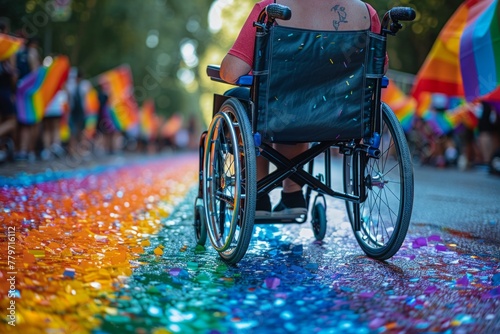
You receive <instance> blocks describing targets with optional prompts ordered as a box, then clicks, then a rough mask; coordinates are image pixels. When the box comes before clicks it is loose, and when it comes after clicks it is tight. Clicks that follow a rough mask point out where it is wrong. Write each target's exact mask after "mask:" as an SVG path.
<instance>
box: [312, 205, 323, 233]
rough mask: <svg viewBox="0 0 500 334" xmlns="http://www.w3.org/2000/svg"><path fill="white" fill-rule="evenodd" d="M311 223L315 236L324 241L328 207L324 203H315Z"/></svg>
mask: <svg viewBox="0 0 500 334" xmlns="http://www.w3.org/2000/svg"><path fill="white" fill-rule="evenodd" d="M311 224H312V229H313V233H314V237H315V238H316V240H318V241H322V240H323V239H324V238H325V234H326V208H325V205H324V204H323V203H315V204H314V206H313V209H312V212H311Z"/></svg>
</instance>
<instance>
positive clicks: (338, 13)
mask: <svg viewBox="0 0 500 334" xmlns="http://www.w3.org/2000/svg"><path fill="white" fill-rule="evenodd" d="M331 11H332V12H333V13H334V20H333V27H334V28H335V30H339V27H340V24H341V23H347V22H348V21H347V13H346V11H345V7H342V6H340V5H335V6H333V7H332V9H331Z"/></svg>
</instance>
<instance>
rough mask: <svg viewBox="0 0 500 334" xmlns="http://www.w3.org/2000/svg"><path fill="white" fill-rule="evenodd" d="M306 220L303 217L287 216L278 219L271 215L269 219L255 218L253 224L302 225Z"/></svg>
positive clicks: (274, 214)
mask: <svg viewBox="0 0 500 334" xmlns="http://www.w3.org/2000/svg"><path fill="white" fill-rule="evenodd" d="M306 220H307V217H306V216H305V215H302V216H299V217H296V218H290V217H289V216H283V217H280V216H278V215H277V214H276V213H273V215H272V216H271V217H255V222H254V224H303V223H305V222H306Z"/></svg>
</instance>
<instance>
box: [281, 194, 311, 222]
mask: <svg viewBox="0 0 500 334" xmlns="http://www.w3.org/2000/svg"><path fill="white" fill-rule="evenodd" d="M306 214H307V207H306V200H305V199H304V194H303V193H302V191H301V190H299V191H296V192H292V193H285V192H281V201H280V202H279V204H278V205H276V206H275V207H274V209H273V214H272V215H273V217H276V218H299V217H300V216H302V215H306Z"/></svg>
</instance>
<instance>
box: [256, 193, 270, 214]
mask: <svg viewBox="0 0 500 334" xmlns="http://www.w3.org/2000/svg"><path fill="white" fill-rule="evenodd" d="M269 217H271V199H270V198H269V194H265V195H263V196H262V197H260V198H258V199H257V203H256V204H255V218H256V219H263V218H269Z"/></svg>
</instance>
